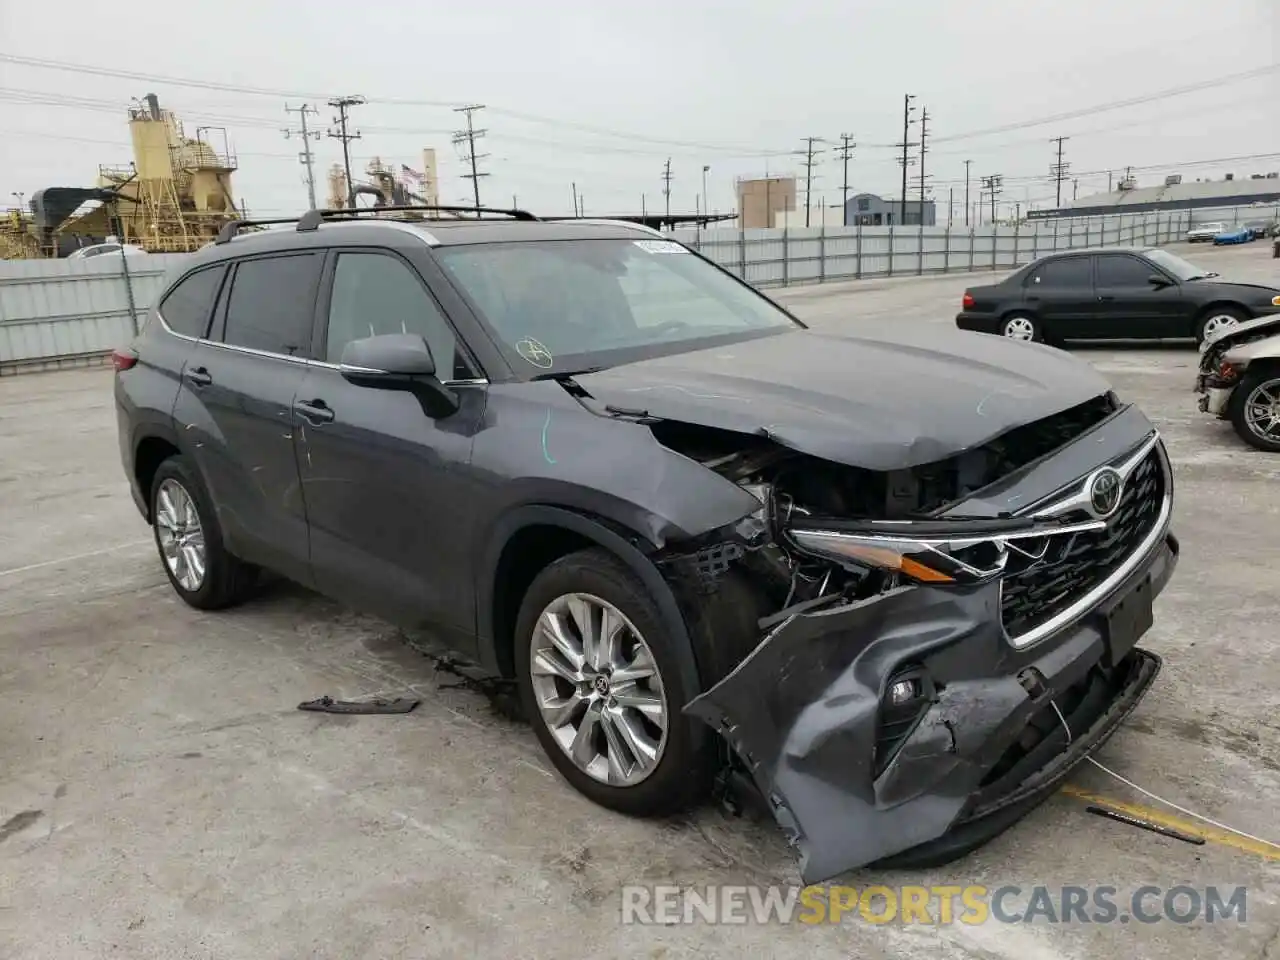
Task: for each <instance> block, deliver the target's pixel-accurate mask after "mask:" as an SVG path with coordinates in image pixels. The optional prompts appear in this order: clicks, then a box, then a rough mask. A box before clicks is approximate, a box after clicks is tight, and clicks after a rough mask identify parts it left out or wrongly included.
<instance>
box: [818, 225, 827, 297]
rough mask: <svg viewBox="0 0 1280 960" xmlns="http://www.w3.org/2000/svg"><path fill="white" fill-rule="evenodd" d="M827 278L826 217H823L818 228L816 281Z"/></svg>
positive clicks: (823, 280) (822, 280) (820, 281)
mask: <svg viewBox="0 0 1280 960" xmlns="http://www.w3.org/2000/svg"><path fill="white" fill-rule="evenodd" d="M826 279H827V224H826V218H825V217H824V218H823V223H822V226H821V227H819V228H818V282H819V283H824V282H825V281H826Z"/></svg>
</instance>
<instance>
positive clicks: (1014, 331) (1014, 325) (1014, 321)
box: [1000, 313, 1044, 342]
mask: <svg viewBox="0 0 1280 960" xmlns="http://www.w3.org/2000/svg"><path fill="white" fill-rule="evenodd" d="M1000 334H1001V336H1005V337H1008V338H1009V339H1010V340H1024V341H1027V342H1031V341H1035V342H1042V341H1043V340H1044V330H1043V329H1042V328H1041V326H1040V321H1039V320H1037V319H1036V318H1035V317H1033V316H1031V315H1030V314H1026V313H1014V314H1010V315H1009V316H1007V317H1005V318H1004V320H1003V321H1001V323H1000Z"/></svg>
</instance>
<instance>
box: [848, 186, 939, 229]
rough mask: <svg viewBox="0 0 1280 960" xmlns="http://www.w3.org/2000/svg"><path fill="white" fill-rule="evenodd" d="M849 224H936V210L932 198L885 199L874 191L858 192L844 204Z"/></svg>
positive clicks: (877, 225) (876, 225)
mask: <svg viewBox="0 0 1280 960" xmlns="http://www.w3.org/2000/svg"><path fill="white" fill-rule="evenodd" d="M845 216H846V218H847V222H848V224H849V226H855V225H860V226H864V227H887V226H890V225H894V224H911V225H917V226H918V225H920V224H923V225H924V226H926V227H932V226H936V225H937V211H936V209H935V207H934V203H933V201H932V200H925V201H924V202H923V203H922V202H921V201H920V200H918V199H917V200H908V201H907V202H906V204H905V205H904V204H903V203H902V201H901V200H885V199H884V198H882V197H878V196H876V195H875V194H874V193H859V194H855V195H854V196H852V197H850V198H849V201H848V203H846V204H845Z"/></svg>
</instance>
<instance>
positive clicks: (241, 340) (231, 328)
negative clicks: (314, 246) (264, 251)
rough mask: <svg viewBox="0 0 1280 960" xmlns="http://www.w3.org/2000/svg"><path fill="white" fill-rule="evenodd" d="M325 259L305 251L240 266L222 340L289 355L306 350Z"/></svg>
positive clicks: (239, 345) (251, 348)
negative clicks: (321, 268)
mask: <svg viewBox="0 0 1280 960" xmlns="http://www.w3.org/2000/svg"><path fill="white" fill-rule="evenodd" d="M322 262H323V258H322V257H321V256H319V255H318V254H313V253H303V254H293V255H289V256H283V257H264V258H262V259H259V260H243V261H241V262H240V263H239V264H237V266H236V272H235V275H234V276H233V277H232V278H231V296H230V297H229V298H228V300H227V311H226V326H225V330H224V332H223V336H222V341H223V342H224V343H226V344H227V345H228V346H234V347H247V348H249V349H250V350H263V351H265V352H267V353H279V354H283V355H285V356H295V355H303V354H305V353H306V352H307V348H308V346H309V345H310V343H311V324H312V318H313V317H314V315H315V298H316V284H317V283H318V281H319V279H320V265H321V263H322Z"/></svg>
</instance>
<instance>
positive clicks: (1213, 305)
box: [1191, 299, 1253, 339]
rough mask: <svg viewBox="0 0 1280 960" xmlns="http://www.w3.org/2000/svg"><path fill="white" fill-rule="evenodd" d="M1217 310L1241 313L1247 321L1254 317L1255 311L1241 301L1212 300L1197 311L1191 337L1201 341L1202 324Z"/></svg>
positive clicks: (1192, 323)
mask: <svg viewBox="0 0 1280 960" xmlns="http://www.w3.org/2000/svg"><path fill="white" fill-rule="evenodd" d="M1215 310H1230V311H1232V312H1233V313H1240V314H1243V315H1244V317H1245V319H1246V320H1247V319H1248V318H1249V317H1250V316H1252V315H1253V311H1251V310H1250V309H1249V308H1248V307H1246V306H1245V305H1244V304H1243V303H1240V302H1239V301H1236V300H1226V299H1218V300H1210V301H1209V302H1208V303H1206V304H1204V305H1203V306H1201V307H1199V308H1198V309H1197V310H1196V312H1195V315H1194V316H1193V318H1192V320H1191V335H1192V336H1193V337H1196V338H1197V339H1199V337H1200V324H1201V323H1203V322H1204V321H1205V320H1206V319H1208V317H1209V315H1210V314H1211V313H1213V311H1215Z"/></svg>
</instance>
